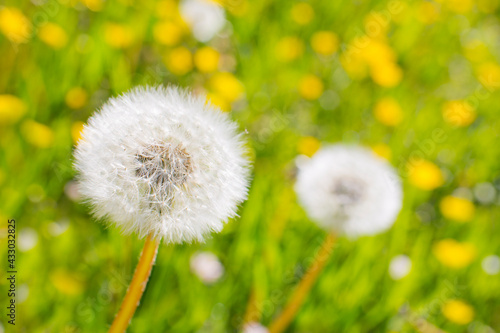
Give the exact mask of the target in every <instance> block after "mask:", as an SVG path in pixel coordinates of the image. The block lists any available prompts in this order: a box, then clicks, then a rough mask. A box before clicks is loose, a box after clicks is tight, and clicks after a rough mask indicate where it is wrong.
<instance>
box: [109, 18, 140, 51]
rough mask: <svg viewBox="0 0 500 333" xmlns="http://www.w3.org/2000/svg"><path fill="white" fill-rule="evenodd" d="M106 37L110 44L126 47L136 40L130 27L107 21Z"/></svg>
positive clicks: (119, 47) (120, 47)
mask: <svg viewBox="0 0 500 333" xmlns="http://www.w3.org/2000/svg"><path fill="white" fill-rule="evenodd" d="M104 39H105V40H106V43H108V45H109V46H111V47H114V48H117V49H124V48H127V47H129V46H130V45H132V44H133V42H134V39H135V37H134V32H133V30H132V29H130V28H129V27H127V26H125V25H122V24H118V23H107V24H106V25H105V27H104Z"/></svg>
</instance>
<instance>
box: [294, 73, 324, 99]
mask: <svg viewBox="0 0 500 333" xmlns="http://www.w3.org/2000/svg"><path fill="white" fill-rule="evenodd" d="M299 93H300V96H302V97H304V98H305V99H308V100H315V99H318V98H320V97H321V95H322V94H323V82H322V81H321V80H320V79H319V78H318V77H317V76H315V75H312V74H309V75H306V76H304V77H303V78H302V79H301V80H300V82H299Z"/></svg>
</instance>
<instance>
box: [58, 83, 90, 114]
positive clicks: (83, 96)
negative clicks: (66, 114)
mask: <svg viewBox="0 0 500 333" xmlns="http://www.w3.org/2000/svg"><path fill="white" fill-rule="evenodd" d="M88 98H89V96H88V94H87V92H86V91H85V89H83V88H82V87H74V88H72V89H70V90H69V91H68V92H67V93H66V97H65V99H64V100H65V102H66V105H67V106H69V107H70V108H71V109H80V108H82V107H84V106H85V104H87V101H88Z"/></svg>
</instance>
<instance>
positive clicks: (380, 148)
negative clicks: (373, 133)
mask: <svg viewBox="0 0 500 333" xmlns="http://www.w3.org/2000/svg"><path fill="white" fill-rule="evenodd" d="M372 150H373V152H374V153H375V154H376V155H378V156H380V157H382V158H385V159H386V160H388V161H390V160H391V157H392V151H391V147H389V146H388V145H386V144H384V143H379V144H376V145H374V146H372Z"/></svg>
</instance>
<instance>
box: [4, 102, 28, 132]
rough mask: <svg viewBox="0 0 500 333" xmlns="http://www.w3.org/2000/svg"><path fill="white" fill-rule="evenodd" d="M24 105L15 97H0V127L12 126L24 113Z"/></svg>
mask: <svg viewBox="0 0 500 333" xmlns="http://www.w3.org/2000/svg"><path fill="white" fill-rule="evenodd" d="M26 110H27V108H26V104H24V102H23V101H22V100H21V99H19V98H18V97H16V96H13V95H0V125H1V124H13V123H15V122H16V121H18V120H19V119H21V117H22V116H23V115H24V113H26Z"/></svg>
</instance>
